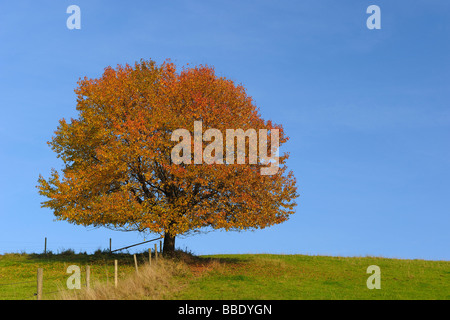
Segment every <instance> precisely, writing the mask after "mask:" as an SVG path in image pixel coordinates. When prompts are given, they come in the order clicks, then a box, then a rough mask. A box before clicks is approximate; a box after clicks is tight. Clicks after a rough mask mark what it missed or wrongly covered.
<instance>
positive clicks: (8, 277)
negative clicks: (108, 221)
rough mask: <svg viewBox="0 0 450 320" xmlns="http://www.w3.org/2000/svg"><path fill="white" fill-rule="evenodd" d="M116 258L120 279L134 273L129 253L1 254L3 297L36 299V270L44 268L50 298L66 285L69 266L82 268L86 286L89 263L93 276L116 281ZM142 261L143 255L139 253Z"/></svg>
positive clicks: (45, 291)
mask: <svg viewBox="0 0 450 320" xmlns="http://www.w3.org/2000/svg"><path fill="white" fill-rule="evenodd" d="M147 257H148V255H147ZM114 259H117V260H118V261H119V262H118V264H119V272H118V278H119V279H121V278H125V277H126V276H127V275H129V274H132V273H133V272H134V270H135V269H134V258H133V256H132V255H128V254H114V255H113V256H110V255H108V254H107V253H105V252H100V251H99V252H97V253H96V254H91V255H88V254H83V253H80V254H75V253H74V252H73V251H71V250H67V251H65V252H62V253H60V254H52V253H49V254H19V253H14V254H5V255H0V300H35V299H36V296H35V293H36V291H37V290H36V278H37V269H38V268H43V269H44V286H43V294H44V298H45V299H51V298H52V297H54V296H55V294H56V292H57V291H58V290H61V288H62V289H65V288H67V286H66V281H67V279H68V277H69V276H70V275H71V274H67V273H66V270H67V268H68V267H69V266H70V265H77V266H79V267H80V269H81V284H82V285H83V286H84V285H85V283H86V282H85V276H84V275H85V270H86V265H89V266H91V279H92V280H98V281H103V282H107V281H110V282H113V281H114ZM140 260H141V261H142V260H143V256H140Z"/></svg>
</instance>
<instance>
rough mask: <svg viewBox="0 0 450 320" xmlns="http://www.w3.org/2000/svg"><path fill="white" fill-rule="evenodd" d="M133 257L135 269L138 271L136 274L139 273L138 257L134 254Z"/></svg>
mask: <svg viewBox="0 0 450 320" xmlns="http://www.w3.org/2000/svg"><path fill="white" fill-rule="evenodd" d="M133 257H134V268H135V269H136V273H138V263H137V258H136V255H135V254H134V255H133Z"/></svg>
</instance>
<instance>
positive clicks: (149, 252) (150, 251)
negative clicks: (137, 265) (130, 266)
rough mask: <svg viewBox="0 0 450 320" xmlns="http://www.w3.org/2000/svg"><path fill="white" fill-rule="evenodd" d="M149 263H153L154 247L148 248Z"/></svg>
mask: <svg viewBox="0 0 450 320" xmlns="http://www.w3.org/2000/svg"><path fill="white" fill-rule="evenodd" d="M148 263H149V265H152V248H148Z"/></svg>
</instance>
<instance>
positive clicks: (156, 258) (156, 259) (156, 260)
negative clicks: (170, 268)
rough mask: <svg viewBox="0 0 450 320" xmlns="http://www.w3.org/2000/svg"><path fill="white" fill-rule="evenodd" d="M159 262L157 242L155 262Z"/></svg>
mask: <svg viewBox="0 0 450 320" xmlns="http://www.w3.org/2000/svg"><path fill="white" fill-rule="evenodd" d="M157 263H158V246H157V245H156V243H155V264H157Z"/></svg>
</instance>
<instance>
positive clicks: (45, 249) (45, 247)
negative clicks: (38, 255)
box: [44, 237, 47, 254]
mask: <svg viewBox="0 0 450 320" xmlns="http://www.w3.org/2000/svg"><path fill="white" fill-rule="evenodd" d="M44 254H47V237H45V244H44Z"/></svg>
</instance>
